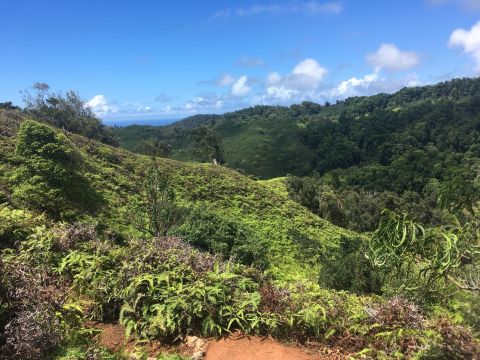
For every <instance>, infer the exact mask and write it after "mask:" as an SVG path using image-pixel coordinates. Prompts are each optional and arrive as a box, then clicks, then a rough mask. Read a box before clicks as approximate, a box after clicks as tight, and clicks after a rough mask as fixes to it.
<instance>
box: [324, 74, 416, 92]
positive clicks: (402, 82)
mask: <svg viewBox="0 0 480 360" xmlns="http://www.w3.org/2000/svg"><path fill="white" fill-rule="evenodd" d="M421 84H422V83H421V81H420V80H419V79H418V77H417V75H416V74H415V73H413V74H409V75H407V76H403V77H400V78H385V77H382V76H381V73H380V69H379V68H377V69H375V71H374V72H373V73H371V74H366V75H364V76H363V77H361V78H357V77H352V78H350V79H347V80H344V81H341V82H340V83H339V84H338V85H337V86H336V87H334V88H333V89H331V90H330V91H329V92H327V93H326V94H325V95H326V96H327V97H329V98H331V99H345V98H347V97H349V96H365V95H374V94H378V93H392V92H395V91H397V90H400V89H401V88H404V87H411V86H419V85H421Z"/></svg>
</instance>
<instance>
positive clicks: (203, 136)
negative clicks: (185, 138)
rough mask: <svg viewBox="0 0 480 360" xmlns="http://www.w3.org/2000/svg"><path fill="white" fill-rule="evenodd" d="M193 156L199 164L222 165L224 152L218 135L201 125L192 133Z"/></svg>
mask: <svg viewBox="0 0 480 360" xmlns="http://www.w3.org/2000/svg"><path fill="white" fill-rule="evenodd" d="M192 137H193V142H194V155H195V157H196V158H197V159H198V160H199V161H201V162H215V163H218V164H223V162H224V151H223V143H222V139H221V137H220V135H219V134H218V133H217V132H216V131H215V130H213V129H212V128H210V127H208V126H206V125H202V126H199V127H198V128H196V129H194V130H193V131H192Z"/></svg>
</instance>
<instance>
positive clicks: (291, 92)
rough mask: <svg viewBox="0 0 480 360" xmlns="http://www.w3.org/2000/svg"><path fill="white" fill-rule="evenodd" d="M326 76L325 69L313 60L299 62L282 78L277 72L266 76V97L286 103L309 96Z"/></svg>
mask: <svg viewBox="0 0 480 360" xmlns="http://www.w3.org/2000/svg"><path fill="white" fill-rule="evenodd" d="M326 74H327V69H325V68H324V67H323V66H322V65H320V63H319V62H318V61H316V60H315V59H305V60H303V61H300V62H299V63H298V64H297V65H295V67H294V68H293V70H292V72H291V73H290V74H288V75H285V76H282V75H280V74H279V73H278V72H271V73H269V74H268V75H267V81H266V83H267V89H266V95H265V96H266V97H267V98H268V99H278V100H280V101H288V100H291V99H294V98H298V97H299V96H301V95H303V96H311V94H312V92H314V91H315V90H316V89H317V88H318V86H319V85H320V83H321V82H322V80H323V78H324V77H325V75H326Z"/></svg>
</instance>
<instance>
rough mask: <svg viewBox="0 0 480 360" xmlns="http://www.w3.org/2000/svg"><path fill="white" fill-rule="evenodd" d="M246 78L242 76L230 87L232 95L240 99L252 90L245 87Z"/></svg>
mask: <svg viewBox="0 0 480 360" xmlns="http://www.w3.org/2000/svg"><path fill="white" fill-rule="evenodd" d="M247 81H248V78H247V77H246V76H245V75H243V76H241V77H239V78H238V80H237V81H236V82H235V83H234V84H233V86H232V95H233V96H237V97H242V96H245V95H247V94H248V93H249V92H250V91H251V90H252V88H251V87H250V86H248V85H247Z"/></svg>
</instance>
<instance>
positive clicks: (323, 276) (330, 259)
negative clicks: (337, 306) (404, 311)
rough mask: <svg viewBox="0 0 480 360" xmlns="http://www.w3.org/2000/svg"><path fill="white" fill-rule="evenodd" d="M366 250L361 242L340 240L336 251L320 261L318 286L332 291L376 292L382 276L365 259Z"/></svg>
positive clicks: (364, 243) (350, 238) (347, 238)
mask: <svg viewBox="0 0 480 360" xmlns="http://www.w3.org/2000/svg"><path fill="white" fill-rule="evenodd" d="M367 250H368V244H367V243H366V242H365V241H364V240H363V239H361V238H354V237H342V238H341V239H340V241H339V243H338V248H337V249H335V250H332V251H331V252H330V253H329V254H328V256H324V258H323V259H322V268H321V272H320V283H321V284H323V285H324V286H327V287H329V288H332V289H336V290H349V291H354V292H356V293H361V294H362V293H364V294H365V293H366V294H371V293H376V294H378V293H380V292H381V287H382V283H383V275H382V272H381V271H380V270H379V269H377V268H375V267H373V265H372V264H371V263H370V261H369V259H367V257H366V253H367Z"/></svg>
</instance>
